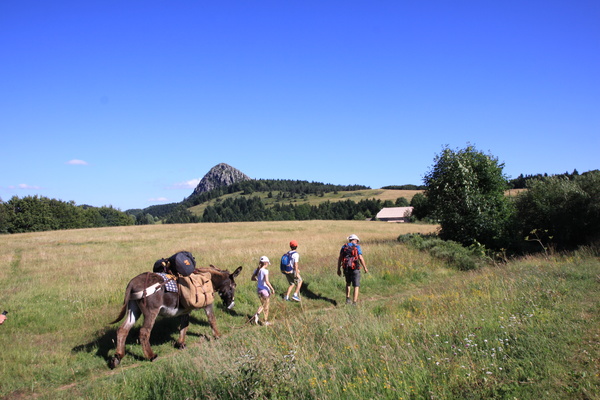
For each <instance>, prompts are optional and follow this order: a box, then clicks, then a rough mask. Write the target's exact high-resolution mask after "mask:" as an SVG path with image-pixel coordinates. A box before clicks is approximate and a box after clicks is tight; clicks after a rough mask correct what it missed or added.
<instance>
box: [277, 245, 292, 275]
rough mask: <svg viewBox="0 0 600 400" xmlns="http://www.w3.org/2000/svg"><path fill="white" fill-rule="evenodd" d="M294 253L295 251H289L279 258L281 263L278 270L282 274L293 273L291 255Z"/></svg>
mask: <svg viewBox="0 0 600 400" xmlns="http://www.w3.org/2000/svg"><path fill="white" fill-rule="evenodd" d="M294 253H296V251H294V250H291V251H288V252H287V253H285V254H284V255H283V256H281V263H280V264H279V268H280V269H281V272H283V273H284V274H291V273H292V272H294V258H293V257H292V255H293V254H294Z"/></svg>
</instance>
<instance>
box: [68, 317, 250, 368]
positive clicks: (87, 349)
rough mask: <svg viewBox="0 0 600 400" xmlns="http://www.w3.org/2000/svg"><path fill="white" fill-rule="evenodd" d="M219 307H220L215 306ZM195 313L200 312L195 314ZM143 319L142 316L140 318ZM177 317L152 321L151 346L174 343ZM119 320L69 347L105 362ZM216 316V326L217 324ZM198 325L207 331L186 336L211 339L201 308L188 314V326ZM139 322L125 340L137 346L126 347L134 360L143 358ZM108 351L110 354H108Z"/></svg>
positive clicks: (115, 339)
mask: <svg viewBox="0 0 600 400" xmlns="http://www.w3.org/2000/svg"><path fill="white" fill-rule="evenodd" d="M217 307H218V308H220V309H221V307H219V306H217ZM222 311H224V312H226V313H228V314H230V315H233V316H240V315H242V314H239V313H236V312H235V311H233V310H228V309H227V308H226V307H224V306H223V307H222ZM196 313H201V314H198V316H196V315H195V314H196ZM140 320H142V321H143V317H142V318H140ZM179 321H180V319H179V318H169V317H159V318H157V320H156V322H155V323H154V327H153V329H152V334H151V335H150V345H151V346H161V345H163V344H165V343H169V342H171V343H173V344H175V341H176V339H177V338H178V337H179ZM121 323H122V322H121V321H120V322H119V323H117V324H114V325H112V326H110V327H106V328H104V329H100V330H98V331H97V332H96V334H95V335H94V336H95V337H96V339H94V340H93V341H91V342H89V343H85V344H80V345H77V346H75V347H73V348H72V349H71V351H72V352H74V353H82V352H84V353H95V354H94V355H95V356H96V357H101V358H103V359H104V360H106V361H107V362H108V361H109V360H110V359H111V358H112V353H113V350H114V349H115V347H116V344H117V343H116V341H117V329H118V328H119V326H120V325H121ZM218 323H219V322H218V318H217V326H218ZM192 325H199V326H202V327H203V328H206V329H207V333H206V334H203V333H197V332H193V331H191V330H188V331H187V336H194V337H203V338H204V339H205V340H207V341H208V340H211V338H212V329H211V328H210V324H209V323H208V320H207V319H206V314H205V313H204V310H203V309H200V310H197V311H195V312H194V313H192V314H191V315H190V326H192ZM140 328H141V325H140V322H139V320H138V325H136V326H135V327H133V328H131V330H130V331H129V334H128V335H127V340H126V341H125V344H126V345H130V346H138V347H139V351H137V353H139V354H136V353H133V352H131V351H129V350H128V349H127V347H126V349H125V354H126V355H127V356H130V357H132V358H133V359H135V360H138V361H143V360H145V358H144V357H143V356H141V355H140V354H141V345H140V344H139V336H140ZM109 353H110V354H109Z"/></svg>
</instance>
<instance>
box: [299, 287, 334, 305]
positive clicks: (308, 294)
mask: <svg viewBox="0 0 600 400" xmlns="http://www.w3.org/2000/svg"><path fill="white" fill-rule="evenodd" d="M309 286H310V282H306V281H304V282H303V283H302V286H301V287H300V294H301V295H302V297H305V298H307V299H310V300H324V301H326V302H328V303H331V304H333V305H334V306H337V301H335V300H334V299H330V298H329V297H325V296H323V295H321V294H320V293H315V292H313V291H312V290H310V289H309Z"/></svg>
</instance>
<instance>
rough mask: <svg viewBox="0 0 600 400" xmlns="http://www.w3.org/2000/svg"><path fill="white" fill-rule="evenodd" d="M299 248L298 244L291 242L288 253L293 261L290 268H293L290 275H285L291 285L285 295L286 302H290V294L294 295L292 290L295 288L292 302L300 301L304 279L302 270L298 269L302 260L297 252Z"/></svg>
mask: <svg viewBox="0 0 600 400" xmlns="http://www.w3.org/2000/svg"><path fill="white" fill-rule="evenodd" d="M297 248H298V242H297V241H295V240H292V241H291V242H290V249H291V250H290V251H288V252H287V254H288V255H289V256H290V257H289V258H290V259H291V264H290V266H291V267H292V268H291V269H292V270H291V272H289V273H285V277H286V278H287V281H288V283H289V284H290V286H289V287H288V290H287V292H286V293H285V297H284V299H285V300H286V301H289V300H290V294H291V293H292V290H294V287H295V289H296V290H294V295H293V296H292V300H295V301H300V287H301V286H302V277H301V276H300V268H299V267H298V261H299V260H300V254H298V252H297V251H296V249H297Z"/></svg>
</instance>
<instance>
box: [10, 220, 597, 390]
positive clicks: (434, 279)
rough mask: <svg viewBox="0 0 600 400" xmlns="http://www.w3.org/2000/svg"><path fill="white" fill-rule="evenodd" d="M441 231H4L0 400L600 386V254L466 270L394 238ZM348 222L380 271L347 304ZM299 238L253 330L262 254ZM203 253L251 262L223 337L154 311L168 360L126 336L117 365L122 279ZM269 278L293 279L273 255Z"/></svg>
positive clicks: (243, 226) (231, 262)
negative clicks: (342, 273)
mask: <svg viewBox="0 0 600 400" xmlns="http://www.w3.org/2000/svg"><path fill="white" fill-rule="evenodd" d="M433 228H434V227H431V226H418V225H409V224H407V225H401V224H387V223H366V222H351V221H340V222H331V221H310V222H292V223H289V222H288V223H274V222H273V223H270V222H269V223H240V224H199V225H180V226H148V227H129V228H110V229H93V230H81V231H65V232H53V233H38V234H23V235H13V236H3V237H2V240H3V244H2V246H1V247H0V257H1V258H0V260H1V263H2V264H1V270H0V282H1V283H2V284H3V287H4V288H5V290H4V291H3V292H2V293H0V307H4V308H7V309H9V311H10V313H9V318H10V319H9V320H8V321H7V322H6V323H5V324H4V325H2V327H1V328H0V332H1V333H2V335H0V345H2V348H3V351H2V352H0V360H1V366H0V371H2V376H3V377H4V379H3V381H2V383H1V385H2V386H1V389H0V396H6V397H9V398H10V397H22V398H23V397H25V398H26V397H29V396H34V395H35V396H36V397H37V398H53V399H54V398H90V399H92V398H93V399H97V398H102V399H129V398H136V399H157V398H170V399H185V398H207V399H234V398H235V399H239V398H256V399H262V398H270V399H278V398H279V399H284V398H285V399H287V398H299V399H316V398H318V399H346V398H361V399H369V398H372V399H381V398H384V399H385V398H389V399H410V398H414V399H421V398H423V399H425V398H428V399H429V398H440V399H446V398H452V399H453V398H456V399H463V398H467V399H468V398H472V399H483V398H519V399H525V398H564V399H567V398H598V395H597V393H598V390H599V389H600V383H599V375H598V374H599V364H598V360H599V359H600V350H599V348H598V342H599V337H598V335H599V332H598V329H597V327H598V326H600V324H599V323H600V320H599V319H600V318H599V316H600V310H599V309H598V303H597V298H598V295H599V294H600V293H599V292H600V261H599V260H598V258H597V253H594V252H593V251H581V252H579V253H573V254H570V255H556V256H554V257H553V258H551V259H550V260H546V259H538V258H533V257H532V258H525V259H522V260H516V261H513V262H511V263H509V264H507V265H504V266H501V267H490V268H484V269H481V270H477V271H469V272H458V271H456V270H455V269H450V268H446V267H445V266H444V265H443V263H442V262H441V261H440V260H438V259H433V258H430V256H429V255H428V254H427V253H425V252H420V251H418V250H413V249H411V248H409V247H406V246H405V245H404V244H400V243H398V242H397V241H396V238H397V237H398V236H399V235H400V234H404V233H408V232H411V230H412V231H414V230H415V229H422V232H423V233H426V232H428V231H430V230H431V229H433ZM349 233H357V234H358V235H359V236H360V237H361V239H362V241H363V244H364V251H365V258H366V261H367V263H368V266H369V269H370V270H371V273H370V274H367V275H366V276H364V277H363V281H362V283H363V287H362V290H361V298H360V300H361V301H360V303H359V305H358V306H357V307H351V306H345V305H342V304H340V303H342V300H343V299H344V294H343V291H344V285H343V280H342V279H341V278H338V277H337V275H335V261H336V258H337V257H336V256H337V252H338V251H339V247H340V246H341V245H342V244H343V242H344V238H345V237H346V236H347V235H348V234H349ZM290 239H296V240H298V241H299V242H300V247H299V251H300V254H301V259H300V266H301V271H302V273H303V276H304V278H305V280H306V283H307V290H306V291H305V292H304V293H303V301H302V302H301V303H299V304H298V303H289V302H284V301H283V300H281V299H280V298H276V299H274V300H273V302H272V307H271V308H272V312H271V318H270V319H273V320H274V322H275V324H274V325H273V326H270V327H257V326H251V325H248V324H246V321H247V318H248V317H249V316H250V315H251V314H252V313H253V312H254V311H255V309H256V308H257V307H258V299H257V298H256V294H255V292H254V291H255V286H254V285H255V283H253V282H251V281H250V280H249V277H250V273H251V272H252V269H253V268H254V267H255V266H256V262H257V260H258V257H260V256H261V255H267V256H269V257H270V258H271V260H277V259H278V257H279V256H280V255H281V254H282V253H283V252H284V251H285V250H286V244H287V242H289V240H290ZM180 249H187V250H190V251H192V252H193V253H194V254H195V255H196V256H197V258H198V261H199V263H200V264H201V265H206V264H208V263H212V264H215V265H217V266H220V267H223V268H229V269H230V270H233V268H235V267H237V266H238V265H243V266H244V268H245V269H244V271H243V273H242V275H241V276H240V278H239V279H238V292H237V296H236V310H235V311H234V312H233V313H227V312H226V311H225V310H223V309H222V308H221V307H218V310H217V323H218V325H219V327H220V329H221V331H222V333H224V335H223V337H222V338H221V339H220V340H217V341H215V340H206V335H209V333H210V329H209V328H208V326H207V324H206V322H205V317H204V315H203V313H202V312H200V311H195V312H194V313H193V318H192V326H191V327H190V330H189V336H188V349H187V350H185V351H177V350H175V349H173V347H172V341H173V340H174V338H175V337H176V334H177V331H176V330H177V328H176V327H177V321H176V320H173V319H170V320H169V319H164V320H161V321H159V322H158V323H157V325H156V327H155V330H154V332H153V338H152V344H153V347H154V350H155V351H156V352H157V353H158V354H159V358H158V359H157V360H156V361H155V362H153V363H150V362H147V361H143V360H141V349H140V348H139V344H138V343H137V341H136V340H135V338H134V337H133V336H132V337H131V338H130V340H129V341H128V345H127V349H128V352H129V353H128V356H127V357H126V358H125V359H124V360H123V363H122V364H121V367H119V368H118V369H116V370H114V371H109V370H108V368H107V366H106V357H108V356H109V355H110V354H112V351H113V348H114V345H113V344H112V339H113V338H114V334H115V332H114V329H115V327H108V326H107V325H106V323H107V321H110V320H111V319H113V318H114V317H115V316H116V313H117V312H118V309H119V308H120V304H121V302H122V295H123V290H124V287H125V285H126V283H127V281H128V280H129V279H130V278H131V277H133V276H134V275H136V274H137V273H140V272H143V271H147V270H148V269H150V268H151V265H152V263H153V261H154V260H155V259H157V258H159V257H163V256H168V255H170V254H172V253H173V252H175V251H177V250H180ZM270 269H271V271H272V281H273V283H274V286H275V288H276V290H277V291H278V292H279V293H281V292H283V291H284V289H285V286H286V285H285V284H284V279H283V278H282V277H281V276H280V275H279V274H278V273H277V266H276V265H272V266H271V268H270Z"/></svg>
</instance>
